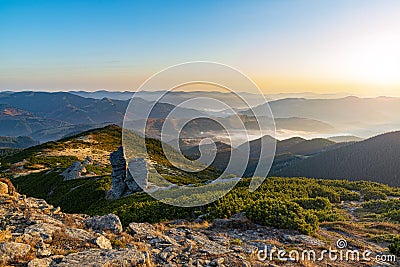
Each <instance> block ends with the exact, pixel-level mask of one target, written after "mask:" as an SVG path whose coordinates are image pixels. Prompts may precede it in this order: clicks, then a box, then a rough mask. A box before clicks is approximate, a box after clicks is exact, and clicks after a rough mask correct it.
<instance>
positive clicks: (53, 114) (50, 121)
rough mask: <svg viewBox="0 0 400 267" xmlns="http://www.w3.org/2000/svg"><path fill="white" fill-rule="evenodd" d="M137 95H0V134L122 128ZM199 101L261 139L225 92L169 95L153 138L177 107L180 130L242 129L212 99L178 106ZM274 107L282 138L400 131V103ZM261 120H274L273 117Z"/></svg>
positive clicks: (316, 102) (132, 117) (157, 110)
mask: <svg viewBox="0 0 400 267" xmlns="http://www.w3.org/2000/svg"><path fill="white" fill-rule="evenodd" d="M156 93H159V92H156ZM132 94H133V93H132V92H108V91H98V92H83V91H76V92H70V93H68V92H56V93H48V92H16V93H15V92H0V122H1V124H0V135H3V136H13V137H16V136H22V135H25V136H30V137H32V138H34V139H35V140H39V141H41V142H45V141H51V140H57V139H59V138H61V137H64V136H68V135H70V134H74V133H77V132H80V131H83V130H90V129H93V128H98V127H102V126H104V125H107V124H117V125H122V120H123V118H124V115H125V112H126V109H127V106H128V103H129V100H127V99H129V98H130V97H131V96H132ZM154 94H155V92H139V93H137V95H136V96H137V97H136V98H135V106H136V109H135V111H134V112H133V114H130V113H129V112H128V113H127V116H128V118H129V121H127V124H126V125H128V126H129V125H130V126H132V127H131V128H130V129H132V130H136V127H137V126H138V125H140V124H143V121H144V120H146V118H147V112H148V111H149V109H150V108H151V107H152V106H153V102H150V101H148V100H149V99H152V97H153V96H154ZM242 95H244V96H246V98H248V99H250V102H251V103H250V104H251V105H255V107H254V109H255V110H257V109H260V108H261V106H260V105H258V104H259V103H260V102H261V103H264V99H262V98H261V99H260V97H259V96H258V97H256V96H257V95H252V94H247V93H243V94H242ZM305 95H306V94H305ZM194 97H200V98H207V97H209V98H213V99H217V100H220V101H222V102H225V103H227V104H229V105H231V106H232V108H233V109H236V110H239V111H240V114H241V118H242V119H243V122H244V124H245V126H246V128H247V130H251V131H252V133H251V135H252V137H251V138H256V137H259V136H260V135H259V134H257V131H258V123H257V121H256V120H255V118H254V117H252V113H251V112H250V111H249V110H248V109H246V108H244V109H243V102H242V101H241V100H240V98H238V97H237V96H236V95H233V94H227V93H221V92H169V93H167V94H166V95H165V98H163V99H161V102H159V103H157V104H156V105H155V106H154V109H153V110H152V112H151V113H150V116H149V120H148V121H147V122H148V125H147V127H148V130H150V132H151V136H152V137H157V136H159V133H160V130H161V127H162V126H163V123H164V122H165V118H166V117H167V115H168V114H169V113H170V112H171V111H172V110H175V111H176V112H175V116H174V119H172V120H169V122H171V123H172V124H174V125H176V126H177V125H179V124H180V122H182V121H183V119H186V118H193V117H201V118H209V120H214V119H218V120H219V121H220V122H222V123H223V125H228V126H229V127H231V128H233V129H236V128H235V127H236V126H234V125H233V124H230V123H231V122H230V119H231V114H230V112H232V111H229V112H228V111H226V110H218V107H217V106H213V105H214V104H209V105H208V104H207V103H208V102H210V103H213V101H207V100H204V99H203V102H201V104H199V105H198V106H185V105H183V106H179V107H177V106H176V105H178V104H180V103H181V102H182V101H186V100H190V99H192V98H194ZM309 97H316V95H313V96H309ZM326 97H328V96H326ZM331 97H333V96H331ZM112 98H119V99H122V100H119V99H112ZM162 101H165V102H162ZM269 104H270V107H271V110H272V113H273V115H274V122H275V125H276V130H277V132H276V137H277V138H279V139H287V138H290V137H293V136H300V137H303V138H306V139H312V138H316V137H323V138H326V139H329V140H331V141H334V142H348V141H360V139H364V138H368V137H370V136H374V135H377V134H379V133H382V132H389V131H393V130H397V129H400V118H398V116H397V114H399V112H400V98H388V97H378V98H358V97H345V98H338V99H333V98H332V99H305V98H287V99H280V100H276V101H271V102H270V103H269ZM207 105H208V106H207ZM257 105H258V106H257ZM262 105H264V104H262ZM219 108H220V107H219ZM258 119H259V120H262V121H267V120H271V118H270V117H265V118H264V117H262V118H258ZM186 130H187V132H186V133H187V134H188V135H197V134H199V133H204V132H212V133H211V134H212V135H214V136H220V135H221V128H220V127H216V126H215V124H211V123H209V122H208V121H207V120H201V121H199V120H198V121H196V122H192V123H191V125H190V126H188V127H187V128H186ZM238 134H239V133H238ZM271 134H272V133H271ZM235 138H236V137H235ZM242 141H244V140H242Z"/></svg>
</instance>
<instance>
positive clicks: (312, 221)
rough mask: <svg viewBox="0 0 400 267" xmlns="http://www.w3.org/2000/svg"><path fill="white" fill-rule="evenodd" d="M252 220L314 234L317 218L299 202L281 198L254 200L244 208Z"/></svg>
mask: <svg viewBox="0 0 400 267" xmlns="http://www.w3.org/2000/svg"><path fill="white" fill-rule="evenodd" d="M246 214H247V216H248V217H249V219H251V220H252V221H254V222H256V223H259V224H262V225H267V226H274V227H277V228H283V229H293V230H298V231H299V232H301V233H304V234H308V235H309V234H314V233H315V231H316V230H317V228H318V218H317V217H316V216H315V215H314V214H313V213H312V212H311V211H308V210H305V209H303V208H302V207H301V206H300V205H299V204H297V203H294V202H290V201H287V200H281V199H272V198H271V199H265V200H259V201H256V202H255V203H254V204H253V205H251V206H248V207H247V208H246Z"/></svg>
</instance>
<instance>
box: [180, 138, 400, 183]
mask: <svg viewBox="0 0 400 267" xmlns="http://www.w3.org/2000/svg"><path fill="white" fill-rule="evenodd" d="M262 139H263V140H264V142H274V139H273V137H271V136H264V137H263V138H262ZM260 144H261V138H259V139H256V140H253V141H250V142H249V146H250V161H249V164H248V167H247V169H246V172H245V176H249V177H251V176H252V174H253V172H254V169H255V167H256V166H257V164H258V162H259V155H260V150H261V146H260ZM244 146H245V144H243V145H242V146H239V147H238V148H237V149H233V150H232V148H230V146H229V145H227V144H223V143H221V142H217V146H216V148H217V157H216V160H215V161H214V162H213V163H212V166H213V167H215V168H217V169H223V168H225V167H226V165H227V163H228V162H229V159H228V158H229V156H230V155H231V152H232V151H234V153H235V154H236V155H238V154H237V153H238V151H239V153H240V151H242V150H243V147H244ZM212 148H213V146H211V145H203V147H202V148H201V149H200V148H199V147H198V144H197V145H194V146H193V147H190V145H189V144H186V146H184V149H182V152H183V153H184V154H185V155H186V156H188V157H190V158H193V159H197V158H198V157H199V156H200V152H199V151H200V150H202V151H205V152H206V153H211V152H210V151H211V149H212ZM214 152H215V150H214ZM267 155H268V153H267ZM399 160H400V131H399V132H391V133H387V134H382V135H379V136H376V137H372V138H370V139H367V140H364V141H359V142H342V143H335V142H333V141H331V140H328V139H323V138H317V139H312V140H305V139H303V138H299V137H295V138H290V139H286V140H282V141H279V140H276V155H275V159H274V163H273V166H272V168H271V171H270V176H282V177H310V178H325V179H347V180H352V181H358V180H368V181H374V182H379V183H385V184H388V185H391V186H400V174H399V173H400V164H399Z"/></svg>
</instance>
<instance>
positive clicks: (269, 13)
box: [0, 0, 400, 96]
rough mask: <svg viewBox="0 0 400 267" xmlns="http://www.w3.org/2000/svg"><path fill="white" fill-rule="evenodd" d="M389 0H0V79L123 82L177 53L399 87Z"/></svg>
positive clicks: (328, 81)
mask: <svg viewBox="0 0 400 267" xmlns="http://www.w3.org/2000/svg"><path fill="white" fill-rule="evenodd" d="M399 14H400V1H397V0H382V1H376V0H373V1H372V0H335V1H327V0H321V1H319V0H314V1H308V0H298V1H294V0H279V1H278V0H276V1H267V0H266V1H261V0H259V1H257V0H254V1H235V0H230V1H225V0H220V1H212V0H204V1H174V0H171V1H151V0H150V1H132V0H127V1H124V0H113V1H108V0H79V1H77V0H57V1H54V0H30V1H28V0H18V1H15V0H0V90H50V91H60V90H88V91H94V90H99V89H107V90H130V91H132V90H133V91H134V90H135V89H137V88H138V87H139V86H140V84H141V83H143V82H144V81H145V80H146V79H147V78H149V77H150V76H151V75H153V74H154V73H156V72H158V71H160V70H162V69H164V68H166V67H169V66H171V65H175V64H179V63H183V62H188V61H198V60H199V61H214V62H219V63H223V64H227V65H229V66H232V67H234V68H236V69H239V70H240V71H242V72H243V73H245V74H246V75H248V76H249V77H250V78H251V79H253V80H254V81H255V82H256V84H257V85H258V86H259V87H260V88H261V89H262V90H263V92H264V93H266V94H272V93H291V92H303V91H307V92H315V93H336V92H347V93H351V94H354V95H360V96H377V95H387V96H400V16H399Z"/></svg>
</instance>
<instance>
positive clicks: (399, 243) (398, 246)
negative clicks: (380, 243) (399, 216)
mask: <svg viewBox="0 0 400 267" xmlns="http://www.w3.org/2000/svg"><path fill="white" fill-rule="evenodd" d="M389 250H390V252H391V253H393V254H395V255H396V256H400V238H397V239H396V240H395V241H393V243H392V244H390V245H389Z"/></svg>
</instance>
